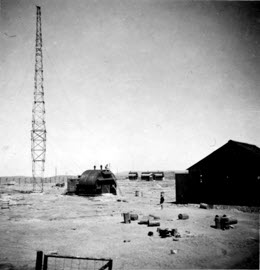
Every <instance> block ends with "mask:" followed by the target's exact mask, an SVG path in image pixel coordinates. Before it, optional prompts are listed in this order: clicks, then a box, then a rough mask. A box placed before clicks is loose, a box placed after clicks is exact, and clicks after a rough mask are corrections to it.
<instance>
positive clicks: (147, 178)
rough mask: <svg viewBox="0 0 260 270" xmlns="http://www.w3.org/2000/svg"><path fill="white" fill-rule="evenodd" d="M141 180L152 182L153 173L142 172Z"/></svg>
mask: <svg viewBox="0 0 260 270" xmlns="http://www.w3.org/2000/svg"><path fill="white" fill-rule="evenodd" d="M141 180H145V181H152V180H153V173H151V172H142V173H141Z"/></svg>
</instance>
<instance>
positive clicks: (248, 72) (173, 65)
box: [0, 0, 260, 176]
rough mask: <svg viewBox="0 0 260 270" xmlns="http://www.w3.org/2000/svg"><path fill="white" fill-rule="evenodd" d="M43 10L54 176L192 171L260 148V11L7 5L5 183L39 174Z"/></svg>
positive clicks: (163, 0) (1, 169)
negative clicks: (239, 149) (35, 128)
mask: <svg viewBox="0 0 260 270" xmlns="http://www.w3.org/2000/svg"><path fill="white" fill-rule="evenodd" d="M35 4H37V5H40V6H41V11H42V35H43V65H44V91H45V102H46V128H47V152H46V163H45V175H46V176H51V175H54V174H55V167H57V172H58V174H66V173H67V174H75V175H77V174H81V173H82V172H83V171H84V170H86V169H89V168H92V166H93V165H97V166H99V165H100V164H103V165H105V164H107V163H110V164H111V169H112V171H114V172H115V173H116V172H120V171H128V170H182V169H186V168H187V167H189V166H191V165H193V164H194V163H195V162H197V161H199V160H200V159H202V158H203V157H205V156H206V155H208V154H210V153H211V152H213V151H214V150H216V149H217V148H219V147H220V146H222V145H223V144H225V143H226V142H227V141H228V140H230V139H232V140H236V141H241V142H246V143H250V144H255V145H257V146H259V147H260V125H259V123H260V89H259V76H260V75H259V74H260V73H259V54H260V27H259V26H260V15H259V2H258V3H256V2H227V1H226V2H197V1H172V0H171V1H170V0H157V1H154V0H149V1H148V0H120V1H119V0H118V1H115V0H109V1H108V0H99V1H94V0H93V1H89V0H73V1H72V0H42V1H32V0H28V1H26V0H2V1H1V21H0V32H1V33H0V46H1V48H0V49H1V54H0V57H1V70H0V74H1V75H0V76H1V77H0V80H1V82H0V83H1V89H0V128H1V132H0V161H1V162H0V163H1V165H0V175H1V176H13V175H26V176H30V175H31V168H32V166H31V138H30V131H31V119H32V102H33V91H34V64H35V60H34V58H35V31H36V29H35V27H36V7H35Z"/></svg>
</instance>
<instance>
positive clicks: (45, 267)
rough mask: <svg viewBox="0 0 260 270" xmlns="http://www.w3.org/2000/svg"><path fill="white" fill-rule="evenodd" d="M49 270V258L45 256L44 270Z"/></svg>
mask: <svg viewBox="0 0 260 270" xmlns="http://www.w3.org/2000/svg"><path fill="white" fill-rule="evenodd" d="M47 269H48V256H46V255H44V260H43V270H47Z"/></svg>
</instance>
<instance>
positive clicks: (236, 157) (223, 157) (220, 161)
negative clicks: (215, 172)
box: [187, 140, 260, 170]
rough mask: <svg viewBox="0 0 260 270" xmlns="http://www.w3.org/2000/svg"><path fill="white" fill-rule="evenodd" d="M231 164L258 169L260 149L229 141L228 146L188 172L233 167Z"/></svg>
mask: <svg viewBox="0 0 260 270" xmlns="http://www.w3.org/2000/svg"><path fill="white" fill-rule="evenodd" d="M230 163H237V164H241V165H245V167H250V168H252V167H253V168H256V166H257V164H258V166H259V164H260V148H259V147H257V146H256V145H252V144H248V143H242V142H237V141H233V140H229V141H228V142H227V143H226V144H224V145H223V146H221V147H220V148H218V149H217V150H215V151H214V152H212V153H211V154H209V155H208V156H206V157H205V158H203V159H202V160H200V161H198V162H197V163H195V164H194V165H192V166H191V167H189V168H188V169H187V170H192V169H195V168H198V167H204V168H205V167H207V166H208V167H210V166H211V167H212V166H213V165H215V166H217V165H218V166H221V165H224V164H226V166H231V165H230ZM236 167H239V166H236ZM259 168H260V166H259ZM239 169H241V168H239Z"/></svg>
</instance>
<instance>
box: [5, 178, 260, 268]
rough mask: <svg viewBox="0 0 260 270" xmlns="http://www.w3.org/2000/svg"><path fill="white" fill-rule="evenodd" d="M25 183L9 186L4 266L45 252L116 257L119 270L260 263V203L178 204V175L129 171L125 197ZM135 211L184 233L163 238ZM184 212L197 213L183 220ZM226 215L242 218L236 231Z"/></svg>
mask: <svg viewBox="0 0 260 270" xmlns="http://www.w3.org/2000/svg"><path fill="white" fill-rule="evenodd" d="M19 187H20V186H19V185H18V184H17V183H16V184H13V185H5V184H2V185H1V194H0V196H1V197H0V205H1V209H0V223H1V227H0V240H1V241H0V269H34V268H35V258H36V251H37V250H42V251H43V252H44V253H55V254H60V255H70V256H82V257H84V256H85V257H95V258H111V259H112V260H113V269H126V270H127V269H151V270H152V269H210V268H211V269H213V268H215V269H216V268H218V269H227V268H229V269H242V268H247V269H249V268H251V269H252V268H256V269H257V268H259V209H257V208H247V207H235V206H233V207H229V206H214V208H213V209H201V208H199V205H195V204H189V205H176V204H175V203H174V202H175V181H174V179H165V180H164V181H151V182H146V181H140V180H137V181H129V180H127V179H125V178H124V177H122V178H121V179H119V180H118V195H117V196H114V195H110V194H104V195H102V196H98V197H84V196H76V195H73V196H69V195H65V194H66V184H65V186H64V187H59V186H56V184H53V183H49V184H45V186H44V192H43V193H27V192H26V191H23V192H21V188H19ZM136 191H139V195H140V196H136ZM162 191H163V192H165V203H164V208H163V209H161V207H160V205H159V200H160V193H161V192H162ZM127 212H129V213H134V214H137V215H138V217H139V220H140V219H141V218H142V217H144V216H148V215H155V216H158V217H160V220H158V221H159V222H160V228H162V229H163V228H170V229H173V228H176V229H177V230H178V232H179V233H180V236H181V237H180V238H178V239H174V238H173V237H167V238H161V237H160V236H159V234H158V232H157V228H158V227H148V226H147V225H145V224H143V225H140V224H138V221H139V220H136V221H132V222H131V223H130V224H125V223H124V222H123V221H124V218H123V216H122V213H127ZM180 213H186V214H188V215H189V219H186V220H180V219H178V214H180ZM223 214H226V215H227V216H229V217H233V218H235V219H237V220H238V223H237V224H235V225H234V226H233V228H231V229H229V230H218V229H215V228H214V227H213V226H214V217H215V215H223ZM148 232H153V236H148ZM48 269H49V268H48ZM53 269H55V268H53ZM88 269H94V268H91V267H90V268H88ZM96 269H98V268H96Z"/></svg>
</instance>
